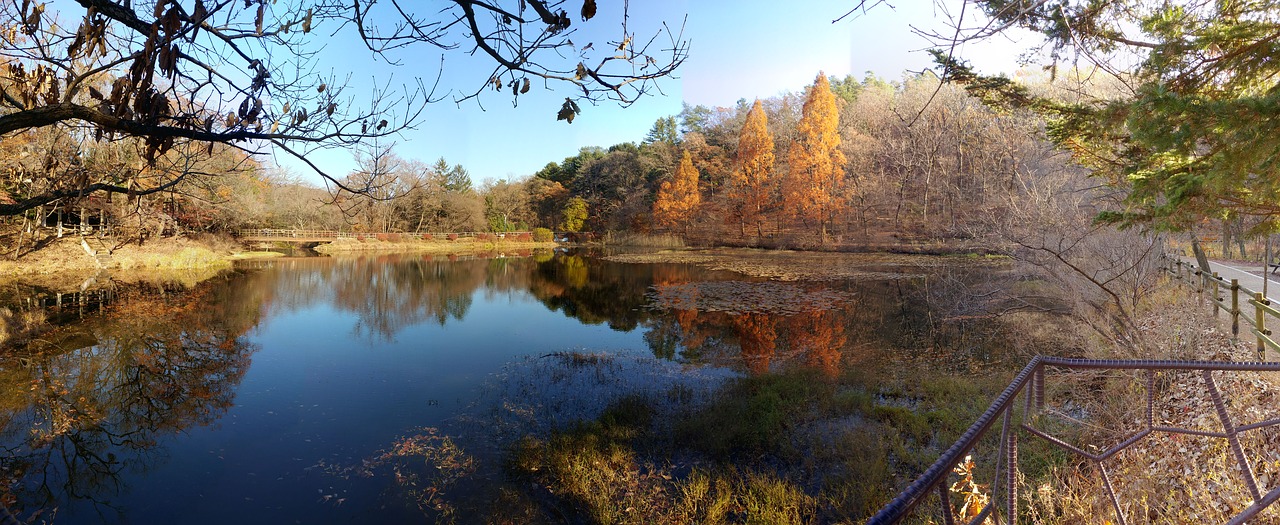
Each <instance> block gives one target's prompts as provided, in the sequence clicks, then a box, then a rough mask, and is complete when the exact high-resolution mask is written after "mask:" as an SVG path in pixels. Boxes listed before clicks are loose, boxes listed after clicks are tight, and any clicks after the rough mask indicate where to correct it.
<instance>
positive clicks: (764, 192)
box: [727, 100, 776, 237]
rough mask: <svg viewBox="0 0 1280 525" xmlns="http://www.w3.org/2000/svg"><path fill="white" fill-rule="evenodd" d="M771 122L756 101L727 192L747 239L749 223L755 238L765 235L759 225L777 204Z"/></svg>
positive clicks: (748, 119)
mask: <svg viewBox="0 0 1280 525" xmlns="http://www.w3.org/2000/svg"><path fill="white" fill-rule="evenodd" d="M768 119H769V117H768V116H767V115H765V113H764V106H762V105H761V104H760V101H759V100H756V103H755V105H753V106H751V111H749V112H747V121H746V123H744V124H743V125H742V132H741V133H739V134H738V163H737V164H738V166H737V169H735V170H734V172H733V175H732V178H731V182H730V185H729V188H728V190H727V191H728V192H729V195H728V196H729V205H730V207H731V208H732V209H733V214H732V218H734V219H738V221H739V225H740V229H741V231H742V235H743V236H744V237H745V236H746V234H747V232H746V229H747V223H748V222H754V223H755V225H756V235H763V234H764V232H763V231H761V225H760V224H761V222H762V220H763V218H764V214H765V213H766V212H768V211H769V210H770V209H771V208H772V207H773V206H774V205H775V203H776V196H775V192H774V186H775V184H776V181H775V179H774V177H773V164H774V160H775V159H774V156H773V134H772V133H769V120H768Z"/></svg>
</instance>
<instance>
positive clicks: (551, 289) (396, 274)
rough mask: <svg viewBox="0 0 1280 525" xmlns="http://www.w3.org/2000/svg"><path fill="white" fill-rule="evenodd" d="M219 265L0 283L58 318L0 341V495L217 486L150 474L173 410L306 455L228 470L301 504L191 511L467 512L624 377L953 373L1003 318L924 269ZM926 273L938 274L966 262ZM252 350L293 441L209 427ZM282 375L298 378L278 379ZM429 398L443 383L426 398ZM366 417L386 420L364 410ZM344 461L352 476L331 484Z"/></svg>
mask: <svg viewBox="0 0 1280 525" xmlns="http://www.w3.org/2000/svg"><path fill="white" fill-rule="evenodd" d="M237 268H238V269H237V270H235V271H232V272H228V273H224V274H221V275H218V276H216V277H214V278H211V279H208V280H205V281H204V282H201V283H199V284H194V285H191V284H183V285H173V284H170V285H164V284H156V283H134V284H126V283H112V282H109V281H108V282H107V283H106V284H103V285H102V286H97V287H86V289H85V290H76V291H74V292H66V293H63V294H56V293H53V294H52V295H50V292H47V291H46V290H42V289H39V288H34V287H23V286H22V285H11V286H9V287H7V288H4V289H3V290H2V291H0V304H3V306H0V318H3V319H7V321H6V324H3V325H2V326H7V327H11V328H8V330H9V332H8V333H10V334H13V333H17V332H20V331H21V330H19V329H17V328H12V327H17V326H19V325H20V324H21V323H38V324H39V323H44V324H50V325H54V326H56V327H55V328H53V329H50V330H46V331H44V332H43V333H41V334H40V335H39V336H38V337H31V338H28V340H27V341H25V342H22V341H21V338H18V337H14V338H13V341H18V342H20V343H21V344H13V341H11V344H10V348H9V353H8V356H9V357H6V358H4V359H3V360H0V447H3V454H4V457H3V458H0V482H2V483H3V486H0V497H3V500H2V501H3V502H4V503H5V505H7V506H8V507H9V508H11V509H13V510H15V511H17V512H18V513H20V514H22V515H24V516H25V517H28V518H30V517H32V516H36V515H42V516H46V517H47V516H53V515H56V513H57V512H58V510H57V509H66V508H70V509H72V510H71V511H72V512H74V513H75V514H74V515H75V516H78V517H79V518H80V519H85V517H86V516H94V517H95V519H98V520H99V521H108V522H114V521H132V522H150V521H154V520H156V519H161V520H163V518H164V517H165V516H172V515H170V514H156V515H153V514H148V512H161V511H155V510H149V504H148V503H146V502H147V498H148V496H147V495H145V494H138V493H137V492H136V491H132V490H131V486H132V485H136V484H139V483H143V482H144V481H145V484H146V485H147V486H165V487H169V490H171V491H172V494H170V495H169V497H170V498H172V499H173V500H174V501H176V502H181V501H184V499H183V498H188V499H190V498H195V497H196V495H195V494H194V492H198V491H200V490H209V491H214V490H227V489H226V488H225V487H219V488H216V489H215V488H211V487H210V486H208V485H204V486H203V487H204V489H202V488H201V486H200V485H195V486H192V487H187V486H186V485H187V482H186V481H177V480H167V479H160V478H157V476H161V475H162V474H160V472H167V473H168V474H164V475H174V474H173V473H172V472H170V471H171V470H173V469H160V468H155V467H157V465H159V464H163V463H166V462H167V458H169V457H170V456H171V455H172V454H184V453H191V450H193V449H195V448H196V447H198V446H205V445H197V444H184V443H186V442H187V441H190V440H191V439H192V438H189V437H187V435H188V434H189V433H191V430H192V429H194V428H197V427H207V426H210V425H212V428H211V430H210V432H214V433H216V434H217V435H218V436H223V437H222V439H224V440H226V441H228V442H241V441H244V440H249V441H252V442H253V443H254V446H255V447H261V448H262V451H263V453H264V454H266V455H268V456H280V457H284V458H288V457H289V456H300V457H299V458H297V460H298V461H301V462H302V463H304V464H309V465H312V468H308V469H307V470H306V471H305V472H303V473H297V472H295V471H293V470H287V471H286V470H281V472H280V473H278V474H271V473H270V472H271V469H272V468H276V467H275V466H273V465H256V466H255V465H249V466H247V467H243V468H246V469H247V468H254V469H255V470H256V471H255V472H248V473H245V472H240V473H237V474H235V475H252V476H258V475H259V474H261V477H276V476H278V479H279V480H280V483H285V484H295V485H296V484H298V483H301V482H306V483H312V482H314V483H317V484H322V483H323V484H325V486H324V487H323V488H322V489H321V490H320V496H319V498H320V501H319V502H318V504H317V502H315V501H303V502H299V501H291V500H286V499H283V498H282V499H279V500H271V501H269V504H270V505H268V506H269V507H270V508H271V509H273V510H272V511H271V512H274V513H275V514H263V511H262V510H261V505H260V504H256V503H255V504H252V505H251V504H249V503H243V502H240V501H229V500H228V501H219V507H218V508H219V512H220V514H216V515H214V514H210V515H209V517H208V518H207V519H205V520H204V521H208V522H215V521H217V520H218V519H221V518H226V517H234V516H256V517H257V518H258V519H269V518H268V517H269V516H275V517H280V518H281V519H283V518H285V517H294V518H297V519H303V518H309V519H313V520H318V521H335V520H340V519H356V520H357V521H359V520H361V519H363V520H376V519H383V518H385V519H392V520H394V519H400V518H403V517H404V516H405V515H406V514H405V512H406V509H407V510H408V511H410V514H412V513H413V512H422V513H426V514H427V515H428V516H434V517H441V516H451V515H453V514H451V513H455V512H465V510H459V509H472V510H475V508H476V507H474V506H470V505H469V504H466V503H459V501H463V500H467V497H466V496H465V494H472V495H474V497H481V498H495V497H496V498H499V499H501V498H505V497H508V496H511V493H510V492H509V488H510V487H509V486H508V485H506V484H505V482H503V481H502V478H503V477H504V474H503V472H502V470H501V468H500V465H501V462H500V461H499V460H498V457H499V456H501V455H502V454H504V453H505V452H506V451H507V450H509V448H510V447H511V446H512V444H513V443H515V442H516V441H517V440H518V439H520V438H521V437H523V436H526V435H529V434H531V433H532V434H540V435H545V434H546V433H547V432H550V431H552V430H555V429H557V428H565V427H566V426H567V425H571V424H572V423H573V422H574V421H577V420H583V419H586V420H589V419H593V418H595V417H596V416H597V415H598V414H600V413H601V412H602V411H604V410H605V409H606V408H607V406H608V405H609V403H610V402H612V401H613V400H615V399H617V398H619V397H622V396H626V395H630V394H634V393H635V392H636V391H642V390H643V391H647V392H648V393H649V394H652V395H655V397H658V398H661V399H666V400H667V406H666V408H664V409H662V410H669V411H676V410H686V411H687V410H692V409H693V407H695V406H700V405H702V404H705V403H710V402H712V401H711V400H712V399H713V397H714V392H715V390H716V388H718V387H719V386H720V385H721V384H723V383H724V382H725V381H727V380H729V379H730V378H732V377H735V376H737V375H746V376H764V375H769V374H774V373H784V372H788V371H795V370H812V371H815V372H813V373H816V374H817V376H818V377H822V378H826V380H828V381H830V380H834V379H835V378H837V377H840V376H842V374H845V375H847V373H848V371H849V370H851V369H859V368H874V367H875V366H884V364H885V363H899V364H904V365H909V366H916V365H917V364H919V363H928V364H927V365H926V366H931V367H934V368H938V369H950V370H971V369H974V368H983V367H988V366H992V364H993V363H997V364H998V363H999V361H1000V360H1001V359H1003V358H1004V356H1003V355H1002V354H1001V353H1000V349H1001V348H1003V347H1004V346H1005V345H1006V343H1004V341H1006V340H1007V338H1008V337H1009V334H1008V333H1007V331H1006V330H1005V329H1004V328H1000V327H999V326H998V325H992V326H990V327H989V326H987V325H984V324H983V320H982V319H981V318H980V316H972V315H959V314H957V313H956V312H955V311H951V310H947V308H951V309H952V310H954V309H955V308H956V306H955V305H954V304H953V305H952V306H949V307H939V304H940V303H946V301H945V300H942V301H940V299H946V300H950V299H954V297H943V296H947V294H946V293H941V288H940V287H939V286H937V285H935V286H933V287H932V288H930V285H929V283H930V282H935V283H936V282H939V280H938V278H937V277H936V276H934V277H930V278H923V277H904V278H899V279H889V280H863V281H832V282H822V283H809V282H775V281H765V280H761V279H752V278H746V277H744V276H742V275H740V274H736V273H730V272H725V271H712V270H707V269H704V268H700V267H697V266H694V265H690V264H621V263H613V262H608V261H605V260H602V259H597V258H593V257H587V256H581V255H568V254H551V253H514V254H505V253H502V254H500V253H492V254H484V255H481V256H437V255H420V254H412V255H404V254H398V255H381V254H380V255H366V256H354V257H334V258H328V257H326V258H305V257H304V258H282V259H275V260H270V261H251V262H246V263H244V264H241V265H238V267H237ZM937 272H941V273H945V274H946V275H945V276H944V277H945V278H944V279H942V280H943V281H948V282H950V281H965V280H968V279H971V278H974V276H973V275H970V274H968V273H966V271H961V270H956V271H951V270H945V269H943V270H937ZM952 303H954V301H952ZM948 312H950V313H948ZM3 319H0V320H3ZM284 320H288V323H285V322H284ZM286 324H287V326H285V325H286ZM610 334H613V335H610ZM3 335H5V334H3V333H0V336H3ZM311 336H314V337H315V339H314V340H312V339H307V338H308V337H311ZM567 341H569V343H566V342H567ZM604 341H610V342H604ZM264 359H265V360H267V362H268V363H269V364H267V365H255V366H254V367H253V368H255V369H258V370H260V375H261V377H259V378H257V379H256V380H255V381H257V382H255V383H254V385H255V386H254V391H253V395H254V396H255V397H253V398H252V402H253V405H254V407H255V410H259V412H265V413H270V414H277V417H279V416H278V414H282V413H287V412H288V411H290V410H292V411H295V412H297V413H298V415H297V416H296V417H297V423H296V425H297V427H296V428H297V429H300V430H297V432H296V434H298V436H300V437H306V438H307V439H306V441H305V443H302V442H297V441H288V440H287V439H285V438H284V437H280V438H279V439H274V440H260V439H253V436H256V435H273V434H270V432H273V431H272V430H270V429H272V428H275V427H273V426H271V425H272V424H273V423H271V422H270V420H264V421H258V420H255V419H253V418H249V417H247V416H244V417H240V418H239V419H237V420H235V421H234V422H233V423H234V424H232V425H225V426H224V425H221V424H218V425H215V423H225V422H226V421H223V420H224V419H226V418H228V414H229V413H233V412H234V411H235V410H236V409H237V406H240V405H243V404H245V403H244V402H242V401H243V400H242V399H238V398H237V396H238V393H239V392H240V391H241V390H242V383H243V382H245V381H246V380H245V377H246V374H247V373H248V371H249V370H250V368H251V366H250V365H251V363H252V361H254V360H258V361H262V360H264ZM468 362H472V363H478V364H463V363H468ZM873 365H874V366H873ZM263 367H266V368H263ZM364 367H367V368H368V370H369V371H368V372H363V371H362V370H364ZM472 369H474V371H472ZM299 370H306V371H307V374H308V379H307V380H305V381H301V382H300V381H299V380H298V379H297V378H296V377H293V376H294V375H296V373H297V372H298V371H299ZM361 374H364V375H361ZM320 377H340V378H344V382H343V385H344V389H343V391H342V392H341V394H333V396H332V397H333V399H336V400H338V401H333V400H329V403H330V404H328V405H326V404H324V402H325V401H324V400H317V401H311V400H310V399H311V398H308V397H306V396H312V397H316V396H319V395H320V394H319V393H314V392H311V391H307V390H304V389H303V388H304V386H305V385H306V384H308V382H314V381H319V380H318V379H315V378H320ZM320 390H321V392H320V393H326V392H325V389H324V388H321V389H320ZM268 392H289V396H292V397H284V394H274V393H272V394H267V393H268ZM326 395H327V393H326ZM271 396H281V397H278V398H277V397H271ZM241 397H243V396H241ZM324 399H329V398H324ZM406 399H408V400H410V402H409V403H408V404H406V401H405V400H406ZM427 399H429V401H424V400H427ZM438 399H456V400H459V401H457V402H454V403H452V404H451V405H450V404H449V403H445V404H446V405H449V406H448V407H447V408H445V407H441V406H439V405H438V401H437V400H438ZM464 399H465V400H470V401H462V400H464ZM311 407H318V408H314V409H313V408H311ZM330 407H336V408H330ZM390 407H398V408H396V409H395V410H391V409H390ZM326 410H327V411H326ZM314 411H325V412H323V413H320V414H315V413H313V412H314ZM381 413H386V414H388V416H385V420H378V419H372V418H373V416H371V415H370V414H381ZM671 413H674V412H671ZM321 416H323V417H321ZM350 421H361V423H360V424H359V425H356V424H353V423H350ZM308 425H314V426H308ZM442 428H444V429H446V430H448V432H446V431H443V430H441V429H442ZM306 432H310V433H306ZM237 433H239V434H237ZM241 434H243V435H245V436H248V437H245V438H243V439H242V438H239V437H227V436H239V435H241ZM366 435H368V436H372V437H371V438H365V437H362V436H366ZM289 439H293V435H292V434H291V435H290V437H289ZM184 440H185V441H184ZM237 440H239V441H237ZM320 442H326V443H328V444H321V443H320ZM371 443H376V444H380V445H381V446H378V445H376V444H371ZM270 447H280V448H279V450H274V449H271V448H270ZM323 447H330V448H323ZM304 451H306V452H304ZM353 451H354V452H353ZM307 453H312V454H314V456H315V457H308V456H306V454H307ZM344 454H345V455H347V456H350V457H349V458H347V459H343V458H341V457H338V456H341V455H344ZM335 457H338V458H337V459H335ZM228 461H229V460H228ZM281 461H282V465H283V462H284V460H281ZM228 464H229V463H228ZM424 465H425V466H426V467H429V468H426V469H425V470H424ZM304 466H305V465H304ZM315 467H318V468H315ZM220 468H231V467H229V466H225V465H224V466H223V467H220ZM279 468H281V469H285V466H280V467H279ZM289 468H292V467H289ZM179 474H182V475H184V476H186V475H188V474H190V475H194V474H195V473H179ZM224 475H226V476H227V477H228V479H233V476H232V475H230V474H225V473H224ZM290 476H297V477H290ZM315 476H320V477H321V479H319V480H317V479H315ZM356 479H363V480H370V479H372V480H373V481H369V482H367V483H366V485H367V486H364V487H363V488H360V487H357V486H355V485H349V486H348V485H342V484H355V483H358V482H357V481H350V480H356ZM170 481H172V483H170ZM333 486H338V487H339V488H333ZM342 486H347V488H345V489H344V488H341V487H342ZM370 487H372V488H370ZM444 489H448V490H447V492H448V494H449V495H450V498H449V499H446V498H445V496H444V495H443V494H444V492H441V491H442V490H444ZM281 490H283V489H281ZM344 491H346V492H344ZM299 492H305V491H302V490H301V489H299ZM281 494H283V492H281ZM255 496H259V497H260V498H270V497H272V496H271V494H270V493H264V494H260V495H255ZM199 497H201V498H203V497H204V495H203V494H201V495H200V496H199ZM244 499H245V500H251V499H255V498H244ZM485 501H492V500H491V499H486V500H485ZM175 505H176V506H177V507H181V504H175ZM175 505H170V507H174V506H175ZM254 505H258V506H256V507H255V506H254ZM477 505H478V504H477ZM255 509H256V510H255ZM163 512H179V513H180V512H182V509H181V508H177V509H176V510H175V509H173V508H165V509H164V510H163ZM179 515H181V514H179ZM379 517H381V518H379ZM191 521H193V522H202V521H201V520H199V519H195V518H192V520H191Z"/></svg>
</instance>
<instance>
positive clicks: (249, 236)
mask: <svg viewBox="0 0 1280 525" xmlns="http://www.w3.org/2000/svg"><path fill="white" fill-rule="evenodd" d="M522 233H525V234H527V233H530V232H503V233H492V232H351V231H337V230H285V229H273V228H263V229H254V230H239V231H237V232H236V234H235V237H236V238H237V239H239V240H241V241H245V242H296V243H321V242H333V241H336V240H338V239H358V240H363V239H378V240H410V239H440V240H457V239H466V238H476V237H483V236H485V235H494V236H497V237H498V238H504V237H507V236H516V235H520V234H522Z"/></svg>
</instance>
